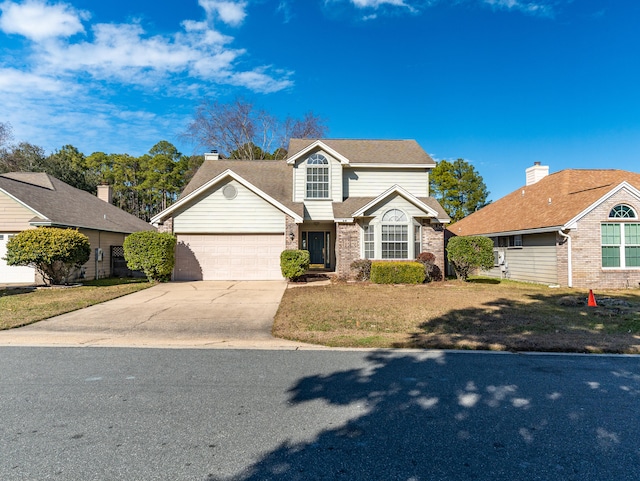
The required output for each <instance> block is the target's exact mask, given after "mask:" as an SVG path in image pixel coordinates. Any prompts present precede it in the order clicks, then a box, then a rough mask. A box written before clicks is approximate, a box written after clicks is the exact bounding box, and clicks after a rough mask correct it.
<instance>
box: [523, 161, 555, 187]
mask: <svg viewBox="0 0 640 481" xmlns="http://www.w3.org/2000/svg"><path fill="white" fill-rule="evenodd" d="M525 173H526V174H527V185H533V184H535V183H536V182H539V181H540V180H542V179H544V178H545V177H546V176H547V175H549V166H548V165H540V162H534V163H533V167H529V168H528V169H527V170H526V171H525Z"/></svg>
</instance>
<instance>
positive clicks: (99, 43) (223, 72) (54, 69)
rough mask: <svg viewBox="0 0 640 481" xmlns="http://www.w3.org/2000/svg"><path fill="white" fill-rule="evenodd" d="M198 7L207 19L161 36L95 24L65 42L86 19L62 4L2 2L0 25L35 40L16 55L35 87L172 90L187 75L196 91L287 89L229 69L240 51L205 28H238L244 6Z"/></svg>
mask: <svg viewBox="0 0 640 481" xmlns="http://www.w3.org/2000/svg"><path fill="white" fill-rule="evenodd" d="M199 2H200V5H201V6H202V8H203V9H204V10H205V13H206V17H207V19H206V20H204V21H202V20H200V21H198V20H192V19H186V20H184V21H183V22H182V24H181V25H182V29H181V30H180V31H178V32H175V33H174V34H168V35H150V34H148V33H147V32H146V31H145V29H144V28H143V26H142V25H141V24H139V23H127V24H107V23H99V24H94V25H90V26H89V29H88V32H89V33H88V34H87V35H85V36H84V37H83V38H80V39H77V38H76V39H72V38H70V37H71V36H72V35H73V34H74V33H79V32H85V28H84V26H83V24H82V22H81V20H83V19H88V18H89V17H88V15H86V14H84V13H81V12H76V11H75V10H73V8H72V7H70V6H69V5H67V4H65V3H60V4H51V5H50V4H45V3H43V2H41V1H40V0H27V2H26V3H23V4H17V3H12V2H10V1H6V2H4V3H3V4H1V6H2V11H3V15H2V17H0V19H1V20H2V21H3V23H2V25H3V29H4V31H5V32H7V31H11V32H15V33H18V34H20V35H23V36H26V37H28V38H31V39H34V40H39V43H36V44H35V45H34V47H33V49H32V51H31V52H30V53H29V54H27V55H23V56H24V57H25V58H27V59H28V67H27V68H26V69H24V70H23V73H24V74H25V75H26V74H28V73H30V72H31V73H30V75H31V77H32V79H36V78H41V79H43V80H42V82H45V81H48V80H50V79H52V78H57V79H59V81H60V82H66V81H68V82H69V83H70V84H73V82H74V80H75V81H79V80H83V81H87V79H92V80H93V81H104V80H108V81H112V82H121V83H125V84H130V85H141V86H155V87H156V88H161V86H163V85H164V88H171V85H170V83H171V81H172V80H174V79H175V78H176V77H179V78H180V81H181V82H184V80H185V76H189V78H190V80H191V81H192V82H193V83H196V84H197V83H200V86H201V87H203V86H204V85H205V84H207V83H210V82H211V81H213V82H220V83H226V84H228V85H235V86H242V87H246V88H248V89H250V90H254V91H258V92H273V91H275V90H279V89H282V88H286V87H288V86H290V85H291V84H292V82H291V81H290V79H289V78H288V74H286V73H285V74H280V73H278V74H274V75H271V74H270V73H269V72H268V71H267V70H268V69H267V68H265V67H263V66H260V67H256V68H255V69H249V70H239V69H238V66H237V65H236V63H237V62H238V60H239V58H240V57H241V56H245V55H246V54H247V52H246V51H245V50H244V49H239V48H235V49H234V48H231V47H229V44H230V43H232V42H233V38H232V37H229V36H227V35H224V34H222V33H221V32H219V31H218V30H215V29H214V28H213V27H212V26H211V23H212V21H213V20H212V17H215V18H220V19H221V20H222V21H224V22H225V23H229V24H233V25H237V24H239V23H241V22H242V21H243V20H244V18H245V16H246V11H245V10H246V6H247V4H246V2H244V1H241V2H232V1H217V0H199ZM45 17H46V21H45ZM50 18H51V19H53V21H50V20H49V19H50ZM40 23H45V24H47V25H48V27H47V28H46V29H43V30H39V29H36V28H35V27H34V26H33V25H35V24H40ZM6 25H9V26H8V27H7V26H6ZM11 29H13V30H11ZM43 40H46V41H43ZM2 67H3V65H2V63H1V59H0V68H2ZM281 77H282V78H281ZM32 82H35V80H32ZM8 88H10V87H9V86H8V85H7V82H1V83H0V93H1V92H2V91H3V90H4V91H7V89H8ZM193 90H194V89H187V91H188V92H192V91H193ZM196 90H197V89H196ZM189 95H190V94H189Z"/></svg>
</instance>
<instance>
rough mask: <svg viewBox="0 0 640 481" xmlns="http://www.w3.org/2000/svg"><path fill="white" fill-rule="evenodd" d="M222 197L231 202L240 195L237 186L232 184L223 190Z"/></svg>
mask: <svg viewBox="0 0 640 481" xmlns="http://www.w3.org/2000/svg"><path fill="white" fill-rule="evenodd" d="M222 195H224V198H225V199H229V200H231V199H235V198H236V196H237V195H238V189H236V188H235V186H233V185H231V184H227V185H225V186H224V188H223V189H222Z"/></svg>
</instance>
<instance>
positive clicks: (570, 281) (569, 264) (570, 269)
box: [558, 230, 573, 287]
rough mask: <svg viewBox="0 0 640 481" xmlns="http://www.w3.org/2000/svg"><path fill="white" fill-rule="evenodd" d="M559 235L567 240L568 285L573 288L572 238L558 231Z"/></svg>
mask: <svg viewBox="0 0 640 481" xmlns="http://www.w3.org/2000/svg"><path fill="white" fill-rule="evenodd" d="M558 234H560V235H561V236H562V237H564V238H565V239H567V285H568V286H569V287H573V266H572V263H571V236H570V235H569V234H565V233H564V232H562V230H558Z"/></svg>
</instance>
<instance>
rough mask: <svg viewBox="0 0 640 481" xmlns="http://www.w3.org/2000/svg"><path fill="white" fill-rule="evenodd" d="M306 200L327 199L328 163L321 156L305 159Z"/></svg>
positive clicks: (314, 155) (315, 155)
mask: <svg viewBox="0 0 640 481" xmlns="http://www.w3.org/2000/svg"><path fill="white" fill-rule="evenodd" d="M306 197H307V199H328V198H329V162H328V161H327V159H326V157H325V156H324V155H322V154H313V155H312V156H311V157H309V158H308V159H307V195H306Z"/></svg>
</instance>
